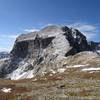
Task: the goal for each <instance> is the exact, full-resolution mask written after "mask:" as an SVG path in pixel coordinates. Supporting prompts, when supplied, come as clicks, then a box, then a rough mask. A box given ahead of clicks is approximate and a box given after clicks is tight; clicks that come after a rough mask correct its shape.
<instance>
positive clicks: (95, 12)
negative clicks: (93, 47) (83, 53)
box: [0, 0, 100, 51]
mask: <svg viewBox="0 0 100 100" xmlns="http://www.w3.org/2000/svg"><path fill="white" fill-rule="evenodd" d="M48 24H59V25H68V26H72V27H74V28H78V29H79V30H80V31H82V32H84V34H85V35H86V36H87V37H88V39H89V40H95V41H100V38H99V37H100V0H0V51H10V50H11V49H12V46H13V43H14V41H15V38H16V37H17V36H18V35H19V34H22V33H26V32H31V31H34V30H37V29H40V28H41V27H44V26H46V25H48Z"/></svg>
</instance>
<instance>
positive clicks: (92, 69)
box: [82, 68, 100, 71]
mask: <svg viewBox="0 0 100 100" xmlns="http://www.w3.org/2000/svg"><path fill="white" fill-rule="evenodd" d="M98 70H100V68H84V69H82V71H98Z"/></svg>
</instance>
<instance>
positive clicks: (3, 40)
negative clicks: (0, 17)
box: [0, 34, 18, 52]
mask: <svg viewBox="0 0 100 100" xmlns="http://www.w3.org/2000/svg"><path fill="white" fill-rule="evenodd" d="M17 37H18V34H16V35H12V34H9V35H8V34H7V35H6V34H0V52H1V51H7V52H9V51H11V49H12V47H13V44H14V41H15V39H16V38H17Z"/></svg>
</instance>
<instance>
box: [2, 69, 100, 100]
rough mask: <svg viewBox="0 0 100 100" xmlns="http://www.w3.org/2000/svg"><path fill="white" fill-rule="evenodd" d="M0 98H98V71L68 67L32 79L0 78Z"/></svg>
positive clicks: (99, 88) (64, 99)
mask: <svg viewBox="0 0 100 100" xmlns="http://www.w3.org/2000/svg"><path fill="white" fill-rule="evenodd" d="M4 87H5V88H11V89H12V90H11V92H10V93H4V92H3V91H1V90H0V100H100V72H99V71H92V72H87V71H81V68H68V69H67V70H66V71H65V72H64V73H57V74H55V75H51V74H46V75H45V76H43V77H39V76H37V77H36V78H33V79H25V80H19V81H11V80H4V79H0V89H2V88H4Z"/></svg>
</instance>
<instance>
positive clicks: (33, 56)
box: [0, 26, 97, 79]
mask: <svg viewBox="0 0 100 100" xmlns="http://www.w3.org/2000/svg"><path fill="white" fill-rule="evenodd" d="M92 46H93V45H91V44H89V43H88V42H87V40H86V37H85V36H84V35H83V34H82V33H81V32H79V31H78V30H77V29H73V28H68V27H66V26H64V27H61V26H47V27H45V28H43V29H41V30H40V31H38V32H32V33H28V34H22V35H20V36H19V37H18V38H17V39H16V41H15V44H14V47H13V49H12V51H11V53H10V55H11V56H10V59H9V60H6V61H5V62H4V63H3V64H2V65H1V66H0V75H1V77H6V78H10V79H23V78H32V77H34V76H36V75H43V74H44V73H49V72H50V71H51V72H52V70H57V69H58V68H60V67H62V66H63V65H64V63H63V59H66V58H67V57H68V56H72V55H75V54H77V53H79V52H82V51H92V50H95V49H96V47H97V46H93V47H92Z"/></svg>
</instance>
